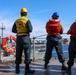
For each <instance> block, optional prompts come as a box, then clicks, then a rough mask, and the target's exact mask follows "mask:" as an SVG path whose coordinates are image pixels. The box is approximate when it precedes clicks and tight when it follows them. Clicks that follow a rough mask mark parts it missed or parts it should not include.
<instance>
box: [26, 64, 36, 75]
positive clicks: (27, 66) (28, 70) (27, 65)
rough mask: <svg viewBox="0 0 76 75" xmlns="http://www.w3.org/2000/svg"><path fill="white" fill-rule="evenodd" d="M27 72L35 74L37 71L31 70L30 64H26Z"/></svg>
mask: <svg viewBox="0 0 76 75" xmlns="http://www.w3.org/2000/svg"><path fill="white" fill-rule="evenodd" d="M25 71H26V72H25V74H33V73H34V72H35V70H31V69H30V67H29V64H26V68H25Z"/></svg>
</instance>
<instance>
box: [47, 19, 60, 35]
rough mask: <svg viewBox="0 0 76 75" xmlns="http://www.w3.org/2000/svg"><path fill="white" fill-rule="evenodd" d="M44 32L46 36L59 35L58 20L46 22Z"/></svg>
mask: <svg viewBox="0 0 76 75" xmlns="http://www.w3.org/2000/svg"><path fill="white" fill-rule="evenodd" d="M46 31H47V33H48V34H60V32H61V28H60V21H59V20H54V19H52V20H49V21H48V22H47V26H46Z"/></svg>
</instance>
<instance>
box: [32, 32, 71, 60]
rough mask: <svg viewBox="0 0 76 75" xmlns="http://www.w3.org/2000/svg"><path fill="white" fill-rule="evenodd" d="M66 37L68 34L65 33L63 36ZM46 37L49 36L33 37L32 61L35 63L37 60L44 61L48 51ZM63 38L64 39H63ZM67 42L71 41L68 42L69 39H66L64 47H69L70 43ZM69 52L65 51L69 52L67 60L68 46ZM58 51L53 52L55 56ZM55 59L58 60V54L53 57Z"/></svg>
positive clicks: (65, 55)
mask: <svg viewBox="0 0 76 75" xmlns="http://www.w3.org/2000/svg"><path fill="white" fill-rule="evenodd" d="M64 34H65V35H66V33H63V34H62V35H64ZM46 36H47V34H44V35H39V36H36V37H33V38H31V40H32V41H31V42H32V45H31V48H32V50H31V59H32V60H33V61H35V60H37V59H43V60H44V58H45V51H46ZM62 38H63V37H62ZM67 41H70V39H69V40H68V39H67V38H65V41H64V42H63V44H64V45H66V44H67V45H68V44H69V42H67ZM66 49H67V50H65V51H64V52H67V53H65V54H64V57H65V58H67V56H68V46H67V48H66ZM55 53H56V51H55V50H54V51H53V54H55ZM53 58H55V59H56V58H57V54H56V55H55V56H54V57H53Z"/></svg>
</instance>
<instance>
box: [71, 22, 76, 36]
mask: <svg viewBox="0 0 76 75" xmlns="http://www.w3.org/2000/svg"><path fill="white" fill-rule="evenodd" d="M71 36H73V37H76V22H74V23H73V28H72V30H71Z"/></svg>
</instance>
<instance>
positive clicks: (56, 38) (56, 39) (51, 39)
mask: <svg viewBox="0 0 76 75" xmlns="http://www.w3.org/2000/svg"><path fill="white" fill-rule="evenodd" d="M53 48H55V49H56V52H57V55H58V59H59V61H60V62H61V63H62V62H64V57H63V50H62V37H61V36H60V35H48V36H47V44H46V53H45V63H47V64H48V63H49V60H50V59H51V57H52V51H53Z"/></svg>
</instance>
